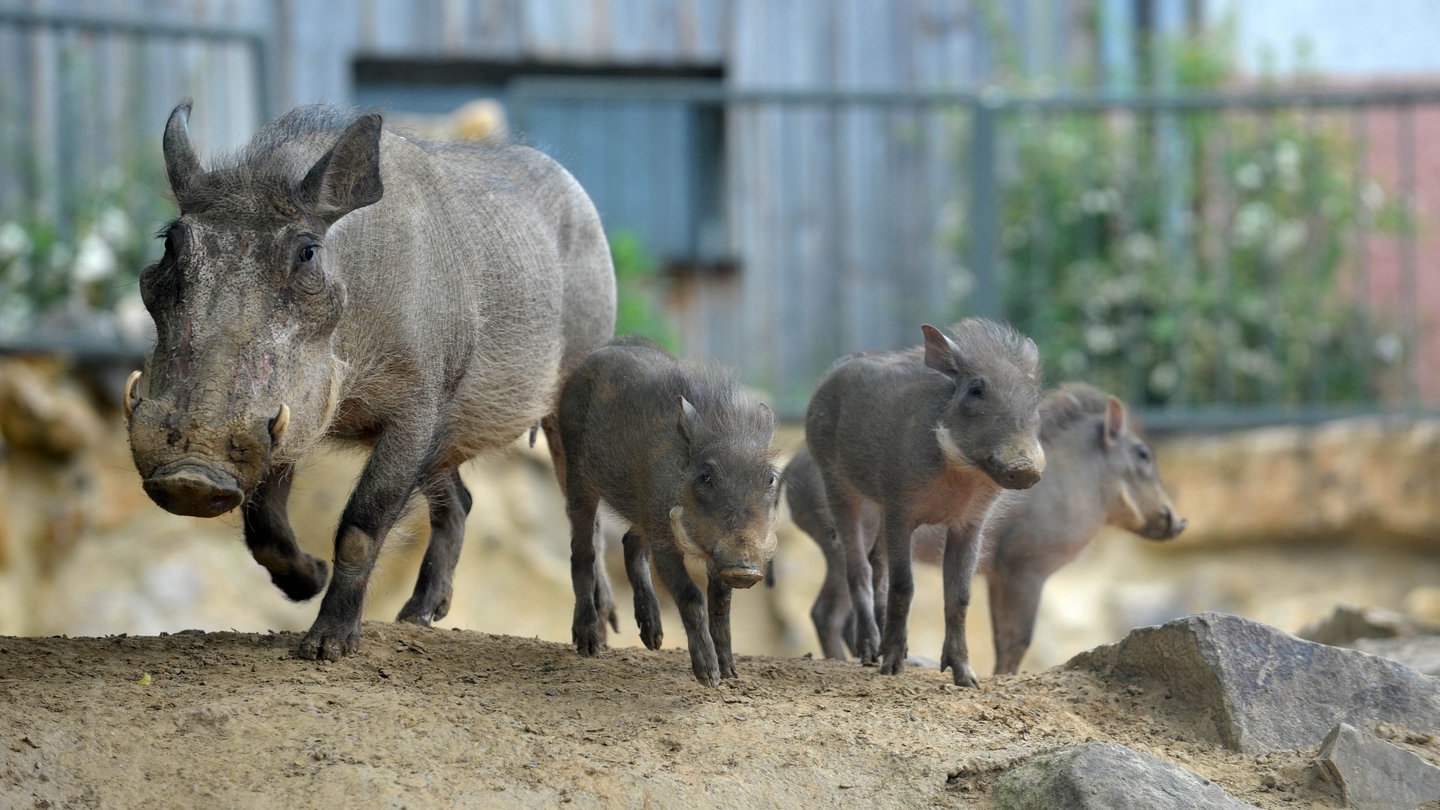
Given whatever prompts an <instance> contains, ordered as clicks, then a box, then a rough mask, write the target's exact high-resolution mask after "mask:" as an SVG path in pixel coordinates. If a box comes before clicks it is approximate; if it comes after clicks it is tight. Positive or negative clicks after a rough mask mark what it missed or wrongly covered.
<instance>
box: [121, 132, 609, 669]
mask: <svg viewBox="0 0 1440 810" xmlns="http://www.w3.org/2000/svg"><path fill="white" fill-rule="evenodd" d="M189 112H190V105H189V104H188V103H182V104H181V105H180V106H178V107H176V108H175V110H174V112H172V113H171V114H170V119H169V121H168V122H167V123H166V125H165V136H164V153H165V168H166V171H167V173H168V175H169V180H170V188H171V190H172V191H173V193H174V196H175V200H176V203H177V204H178V206H179V210H180V215H179V216H178V217H177V218H176V219H175V220H174V221H172V222H170V223H169V224H168V225H166V226H165V227H164V228H163V229H162V233H163V235H164V239H165V254H164V256H163V257H162V258H161V259H160V261H159V262H158V263H156V264H153V265H150V266H149V267H146V268H145V270H144V272H143V273H142V274H141V276H140V291H141V295H142V296H143V298H144V301H145V306H146V308H147V309H149V311H150V314H151V316H152V317H153V318H154V319H155V327H156V330H157V333H158V337H157V340H156V344H155V348H154V350H153V352H152V353H151V355H150V357H149V358H148V360H147V361H146V364H145V370H144V373H143V374H142V373H141V372H136V373H135V374H134V375H132V376H131V378H130V382H129V383H128V384H127V385H126V390H125V398H124V401H125V410H126V414H127V417H128V420H129V431H130V447H131V451H132V453H133V456H134V459H135V467H136V469H137V470H139V472H140V475H141V477H142V478H143V479H144V487H145V491H146V492H147V493H149V495H150V497H151V498H152V499H153V500H154V501H155V502H156V503H157V504H159V505H160V506H162V507H164V508H165V509H167V510H169V511H171V512H175V513H177V514H182V515H195V516H199V517H213V516H216V515H220V514H223V513H225V512H228V511H230V510H232V509H234V508H236V507H240V509H241V515H242V522H243V525H244V533H245V542H246V543H247V545H248V546H249V547H250V550H251V553H252V554H253V555H254V557H255V560H256V561H257V562H259V563H260V564H261V565H262V566H264V567H265V568H266V569H267V570H268V571H269V572H270V577H271V579H272V580H273V581H274V583H275V584H276V585H277V586H278V587H279V588H280V589H281V590H282V591H284V592H285V594H286V595H287V596H289V597H290V598H291V599H296V600H300V599H308V598H310V597H311V596H314V595H315V594H316V593H319V591H320V590H321V588H323V587H324V586H325V579H326V573H327V572H326V565H325V563H324V562H322V561H320V560H317V559H316V558H314V557H312V556H310V555H309V554H306V553H305V552H303V551H301V550H300V548H299V546H298V545H296V542H295V534H294V532H293V530H292V529H291V528H290V523H289V519H288V517H287V514H286V501H287V499H288V496H289V494H290V487H291V484H292V481H293V477H294V471H295V465H296V463H297V462H298V461H300V460H301V459H303V458H304V456H305V455H306V454H307V452H309V451H311V450H313V449H314V448H316V447H317V445H319V444H320V443H321V442H322V440H339V441H342V442H349V443H360V444H363V445H366V446H368V447H369V448H370V455H369V459H368V460H367V462H366V464H365V468H364V471H363V472H362V473H361V475H360V479H359V481H358V483H357V484H356V486H355V489H354V491H353V492H352V493H351V494H350V499H349V501H348V502H347V503H346V505H345V510H344V512H343V513H342V515H341V517H340V525H339V528H338V529H337V531H336V534H335V556H334V569H335V570H334V575H333V577H331V580H330V586H329V588H328V590H326V592H325V597H324V599H323V600H322V601H321V603H320V611H319V615H318V616H317V618H316V619H315V624H314V625H313V626H312V627H311V628H310V631H309V632H308V633H307V634H306V635H305V637H304V639H303V640H302V641H301V643H300V647H299V650H298V654H299V655H300V656H302V657H305V658H325V659H332V660H333V659H336V658H339V657H340V656H342V655H345V654H348V653H351V652H353V651H354V650H355V649H356V647H357V646H358V644H359V639H360V616H361V608H362V606H363V602H364V598H365V588H366V583H367V582H368V581H369V579H370V572H371V570H372V569H373V568H374V565H375V559H376V556H377V555H378V553H379V551H380V548H381V546H382V544H383V543H384V541H385V536H386V534H387V533H388V532H389V531H390V529H391V527H392V526H393V525H394V524H395V521H396V519H397V518H398V517H399V515H400V514H401V511H402V510H403V509H404V507H405V504H406V502H407V501H408V500H409V499H410V498H411V496H412V495H414V494H415V493H416V492H417V491H418V492H420V493H422V494H424V495H425V497H426V499H427V501H428V503H429V510H430V526H431V535H430V543H429V546H428V548H427V549H426V551H425V559H424V562H423V563H422V566H421V569H420V575H419V579H418V581H417V582H416V584H415V591H414V594H413V595H412V596H411V597H410V600H409V601H408V602H407V603H406V605H405V607H404V608H403V609H402V610H401V611H400V616H399V618H400V619H401V620H404V621H412V622H417V623H420V624H428V623H430V621H431V620H433V619H439V618H441V617H443V616H444V615H445V613H446V611H447V610H448V609H449V605H450V596H451V582H452V577H453V573H454V568H455V563H456V561H457V559H458V557H459V554H460V544H461V541H462V539H463V533H464V523H465V516H466V513H467V512H468V511H469V509H470V503H471V498H470V494H469V492H467V491H466V489H465V486H464V484H463V483H462V482H461V480H460V475H459V473H458V468H459V466H460V464H461V463H463V462H465V461H466V460H468V459H470V458H471V457H473V456H475V455H476V454H478V453H480V452H482V451H485V450H488V449H492V448H496V447H500V446H503V445H505V444H508V443H510V442H512V441H513V440H514V439H515V438H516V437H518V436H520V435H522V434H523V433H524V432H525V431H526V429H527V428H529V427H530V426H532V425H533V424H534V423H535V422H536V421H537V420H542V418H543V425H544V427H545V429H546V432H547V435H549V434H551V433H553V431H554V424H553V420H552V419H551V418H549V416H548V415H549V414H550V413H551V412H552V410H553V409H554V406H555V396H556V392H557V390H558V386H559V381H560V377H561V374H562V373H563V371H564V369H565V368H566V367H567V366H568V365H569V364H571V363H573V362H575V361H577V360H578V358H579V357H580V356H582V355H583V354H584V353H585V352H586V351H587V350H588V349H590V348H591V347H592V346H595V345H597V344H599V343H601V342H602V341H604V340H606V339H607V338H609V337H610V335H611V334H612V333H613V332H614V327H615V274H614V270H613V268H612V267H611V263H610V253H609V248H608V246H607V244H606V241H605V235H604V232H603V231H602V230H601V227H600V220H599V217H598V216H597V215H596V212H595V208H594V206H593V205H592V204H591V202H590V199H589V198H588V197H587V196H586V195H585V192H584V191H582V190H581V188H580V186H579V185H578V184H577V183H576V182H575V180H574V178H572V177H571V176H570V175H569V173H567V172H566V171H565V170H564V169H562V168H561V167H560V166H558V165H557V164H556V163H554V162H553V161H551V160H550V159H549V158H547V157H545V156H544V155H542V154H540V153H539V152H536V151H534V150H531V149H528V148H525V147H522V146H515V145H505V144H463V145H462V144H435V143H423V142H419V141H416V140H411V139H407V138H406V137H403V136H401V135H399V134H396V133H394V132H391V131H389V130H386V129H384V128H383V127H382V125H381V118H380V116H379V115H377V114H373V113H372V114H364V115H356V114H355V113H353V112H346V111H344V110H340V109H336V108H332V107H324V106H308V107H300V108H297V109H295V110H292V111H291V112H289V113H287V114H285V115H284V116H282V117H281V118H279V119H278V120H276V121H274V122H272V123H270V124H269V125H267V126H266V127H264V128H263V129H261V130H260V132H259V133H257V134H256V135H255V137H254V138H253V139H252V140H251V141H250V143H249V145H247V146H246V147H245V148H244V149H243V150H241V151H240V152H239V153H238V154H237V155H236V156H235V157H234V158H232V159H229V160H227V161H226V162H224V163H222V164H219V165H215V166H213V167H212V168H210V169H208V170H206V169H204V168H202V167H201V165H200V161H199V160H198V159H197V157H196V155H195V151H194V149H193V148H192V146H191V144H190V139H189V135H188V134H187V131H186V123H187V120H188V117H189Z"/></svg>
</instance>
